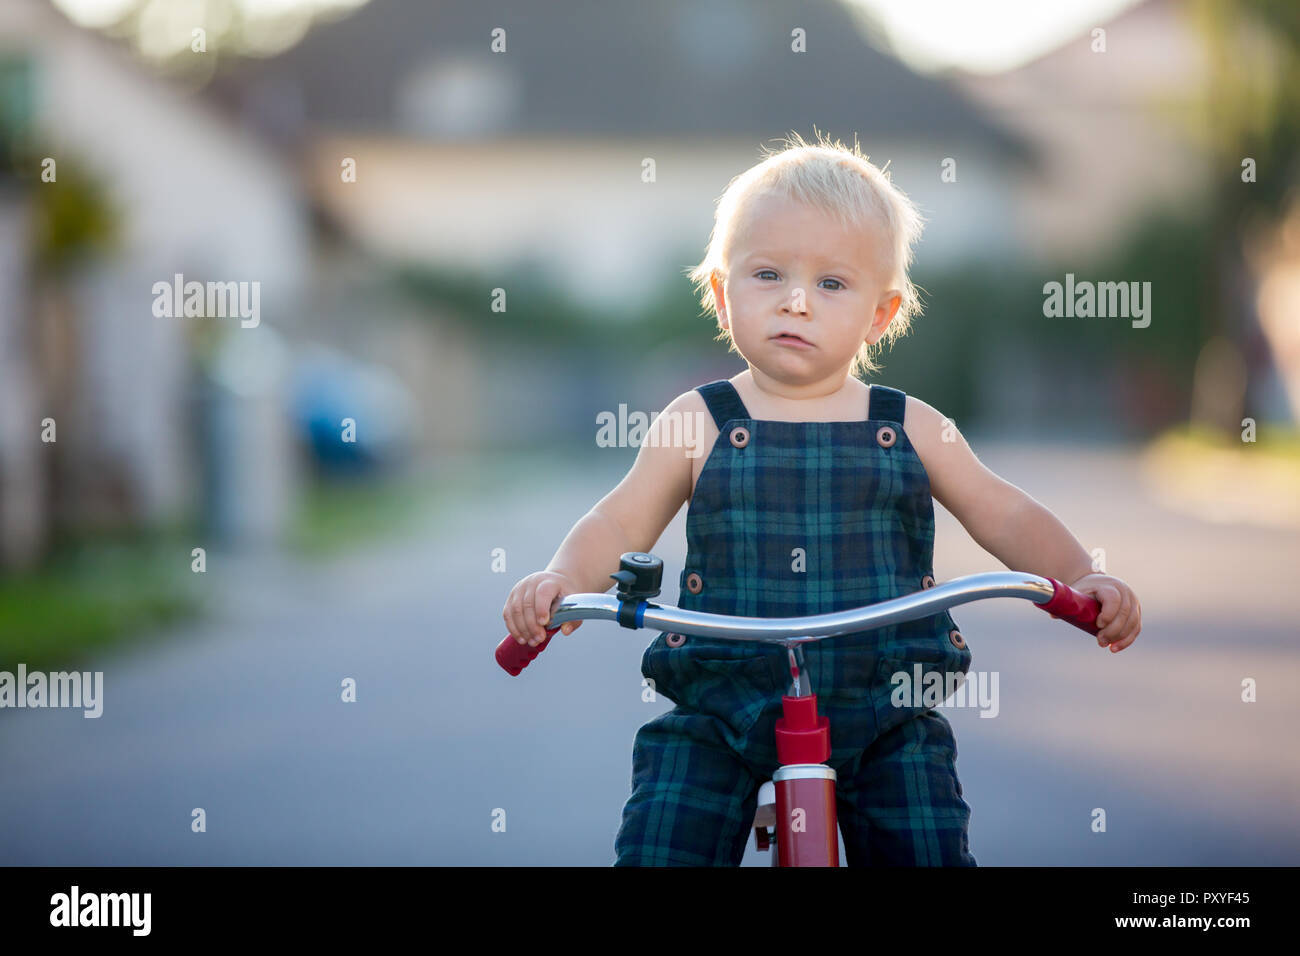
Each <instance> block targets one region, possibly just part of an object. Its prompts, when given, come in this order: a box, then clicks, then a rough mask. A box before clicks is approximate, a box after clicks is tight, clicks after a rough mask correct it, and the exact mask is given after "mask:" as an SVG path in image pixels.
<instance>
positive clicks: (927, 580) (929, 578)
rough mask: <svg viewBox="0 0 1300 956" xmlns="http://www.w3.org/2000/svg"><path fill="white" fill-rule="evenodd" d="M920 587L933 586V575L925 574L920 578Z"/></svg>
mask: <svg viewBox="0 0 1300 956" xmlns="http://www.w3.org/2000/svg"><path fill="white" fill-rule="evenodd" d="M921 587H922V588H932V587H934V575H933V574H927V575H926V576H925V577H923V578H921Z"/></svg>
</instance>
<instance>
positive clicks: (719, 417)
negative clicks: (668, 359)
mask: <svg viewBox="0 0 1300 956" xmlns="http://www.w3.org/2000/svg"><path fill="white" fill-rule="evenodd" d="M695 390H696V391H697V392H699V393H700V394H701V395H703V396H704V403H705V404H706V405H708V406H709V413H710V414H711V415H712V416H713V421H714V423H715V424H717V426H718V431H722V426H723V425H725V424H726V423H727V422H729V421H731V419H733V418H749V417H750V414H749V409H747V408H746V407H745V403H744V402H742V401H741V400H740V394H739V393H738V392H737V391H736V386H734V385H732V384H731V383H730V382H729V381H727V380H726V379H725V378H720V379H718V380H717V381H716V382H709V383H708V384H707V385H700V386H698V387H697V388H696V389H695Z"/></svg>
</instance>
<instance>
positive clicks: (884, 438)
mask: <svg viewBox="0 0 1300 956" xmlns="http://www.w3.org/2000/svg"><path fill="white" fill-rule="evenodd" d="M876 441H877V442H879V443H880V447H881V448H889V447H890V446H891V445H893V444H894V442H896V441H898V435H896V434H895V433H894V430H893V429H892V428H890V427H889V426H888V425H881V426H880V429H879V430H878V431H877V432H876Z"/></svg>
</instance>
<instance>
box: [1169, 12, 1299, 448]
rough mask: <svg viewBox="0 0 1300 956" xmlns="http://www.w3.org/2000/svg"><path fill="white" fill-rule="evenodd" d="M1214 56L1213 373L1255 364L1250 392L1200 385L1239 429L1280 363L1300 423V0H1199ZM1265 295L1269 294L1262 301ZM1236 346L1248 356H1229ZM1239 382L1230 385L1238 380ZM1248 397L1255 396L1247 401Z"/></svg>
mask: <svg viewBox="0 0 1300 956" xmlns="http://www.w3.org/2000/svg"><path fill="white" fill-rule="evenodd" d="M1191 11H1192V15H1193V17H1194V20H1195V22H1196V24H1197V27H1198V33H1199V35H1200V36H1201V38H1202V40H1203V43H1204V49H1205V52H1206V57H1207V66H1208V69H1207V71H1206V83H1207V86H1206V89H1205V91H1204V103H1205V109H1206V116H1205V122H1204V124H1203V129H1204V130H1205V132H1206V135H1207V140H1206V142H1205V144H1204V145H1205V148H1206V149H1207V151H1208V154H1209V155H1210V156H1211V158H1212V161H1213V168H1214V169H1215V170H1216V172H1217V175H1216V176H1215V177H1214V183H1215V186H1214V189H1213V193H1212V205H1211V209H1212V219H1211V222H1210V223H1209V229H1210V233H1209V234H1210V236H1211V237H1212V238H1213V242H1214V264H1215V268H1214V269H1213V271H1212V275H1211V277H1210V278H1211V285H1212V287H1213V295H1212V298H1211V302H1212V303H1214V304H1216V305H1217V309H1216V310H1215V313H1214V316H1213V317H1212V318H1213V324H1214V327H1213V328H1212V329H1211V330H1210V331H1211V333H1212V335H1211V336H1208V337H1207V338H1209V341H1208V342H1207V343H1206V347H1207V348H1211V349H1213V350H1215V354H1216V355H1217V356H1218V357H1219V358H1218V359H1217V360H1215V361H1209V360H1208V358H1209V357H1208V356H1207V360H1206V361H1203V362H1200V363H1198V366H1197V368H1198V370H1200V373H1199V374H1200V375H1201V376H1202V377H1204V376H1206V375H1209V376H1213V375H1215V374H1216V371H1215V370H1223V369H1231V368H1234V367H1235V366H1236V364H1237V361H1240V362H1244V365H1245V367H1246V369H1247V379H1246V380H1247V382H1249V383H1250V385H1247V386H1246V387H1245V388H1241V387H1238V388H1235V389H1234V387H1233V385H1232V382H1233V381H1236V379H1233V378H1232V377H1231V376H1229V378H1228V379H1225V380H1224V381H1222V382H1220V381H1198V382H1197V383H1196V391H1197V393H1198V394H1201V395H1206V394H1215V395H1218V396H1219V399H1218V402H1217V403H1206V402H1201V403H1199V405H1200V407H1202V408H1203V409H1206V411H1204V412H1203V413H1202V415H1203V416H1204V415H1209V416H1212V419H1213V420H1208V421H1204V422H1203V423H1204V424H1206V425H1210V426H1213V427H1216V428H1218V429H1219V430H1221V431H1230V432H1235V431H1238V430H1239V429H1240V427H1241V425H1240V422H1241V419H1242V417H1245V416H1251V417H1253V414H1252V413H1253V410H1254V407H1255V404H1256V401H1258V400H1259V399H1260V398H1262V396H1261V395H1256V396H1255V398H1254V399H1252V396H1251V394H1250V393H1249V391H1248V390H1249V388H1250V386H1251V385H1253V386H1255V387H1256V388H1258V386H1259V384H1260V383H1261V382H1262V381H1264V380H1265V379H1266V378H1267V376H1268V373H1269V372H1270V371H1271V366H1272V365H1273V364H1274V363H1276V366H1277V368H1278V372H1279V374H1280V376H1281V378H1282V380H1283V384H1284V387H1285V388H1286V389H1287V391H1288V392H1289V396H1290V401H1291V407H1292V416H1293V417H1294V418H1296V419H1297V420H1300V318H1298V317H1300V278H1298V277H1300V235H1298V233H1300V185H1298V184H1300V4H1297V3H1296V2H1295V0H1246V2H1241V3H1222V2H1220V0H1194V3H1193V4H1192V7H1191ZM1261 293H1263V294H1261ZM1231 349H1235V350H1237V352H1238V353H1239V359H1238V360H1237V361H1234V360H1233V358H1232V356H1225V355H1223V354H1222V353H1223V352H1224V351H1225V350H1231ZM1229 379H1230V380H1229ZM1242 392H1244V394H1242Z"/></svg>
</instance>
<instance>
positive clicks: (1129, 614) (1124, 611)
mask: <svg viewBox="0 0 1300 956" xmlns="http://www.w3.org/2000/svg"><path fill="white" fill-rule="evenodd" d="M1070 587H1072V588H1074V589H1075V590H1076V591H1080V592H1082V593H1084V594H1088V595H1091V596H1092V597H1094V598H1096V599H1097V600H1098V601H1100V602H1101V611H1100V612H1098V614H1097V624H1098V626H1099V627H1100V628H1101V630H1100V631H1098V632H1097V644H1098V645H1099V646H1101V647H1105V646H1106V645H1107V644H1109V645H1110V650H1111V653H1112V654H1114V653H1118V652H1119V651H1122V650H1124V648H1126V647H1128V646H1129V645H1130V644H1132V643H1133V642H1134V641H1135V640H1137V636H1138V632H1139V631H1141V630H1142V605H1141V603H1140V602H1139V601H1138V599H1137V595H1136V594H1134V593H1133V589H1132V588H1131V587H1129V586H1128V585H1127V584H1125V583H1124V582H1123V581H1121V580H1120V579H1119V578H1115V577H1111V576H1110V575H1108V574H1085V575H1084V576H1083V577H1081V578H1079V580H1077V581H1075V582H1073V583H1072V584H1071V585H1070Z"/></svg>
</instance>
